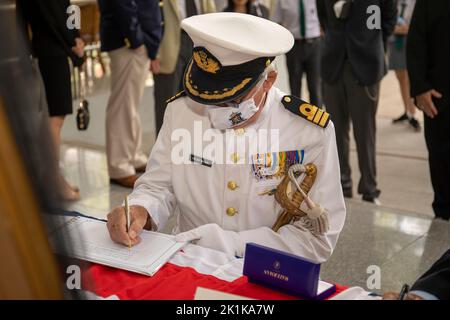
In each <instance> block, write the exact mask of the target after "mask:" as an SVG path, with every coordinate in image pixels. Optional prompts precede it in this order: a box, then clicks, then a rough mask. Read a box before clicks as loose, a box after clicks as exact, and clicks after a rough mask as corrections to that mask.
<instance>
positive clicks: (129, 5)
mask: <svg viewBox="0 0 450 320" xmlns="http://www.w3.org/2000/svg"><path fill="white" fill-rule="evenodd" d="M143 2H144V1H142V0H141V1H137V0H112V1H111V4H112V6H113V10H114V13H115V16H116V17H117V18H118V19H117V23H118V25H119V29H120V31H121V33H122V36H123V37H124V39H127V40H126V41H127V42H129V46H130V48H132V49H135V48H138V47H140V46H141V45H143V44H144V45H145V46H146V48H147V51H148V55H149V57H150V59H154V58H155V57H156V54H157V52H158V47H159V42H160V40H161V32H162V26H161V10H160V8H159V6H158V1H155V0H146V1H145V2H146V4H147V6H145V7H144V8H141V7H140V6H139V3H143Z"/></svg>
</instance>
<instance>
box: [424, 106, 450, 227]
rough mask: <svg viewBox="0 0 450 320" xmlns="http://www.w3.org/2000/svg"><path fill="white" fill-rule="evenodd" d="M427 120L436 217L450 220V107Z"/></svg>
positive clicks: (426, 136)
mask: <svg viewBox="0 0 450 320" xmlns="http://www.w3.org/2000/svg"><path fill="white" fill-rule="evenodd" d="M424 119H425V141H426V143H427V149H428V160H429V166H430V175H431V183H432V185H433V190H434V200H433V210H434V214H435V215H436V217H440V218H443V219H447V220H448V219H450V105H447V106H445V107H443V108H439V114H438V115H437V116H436V117H435V118H433V119H431V118H429V117H427V116H426V115H425V116H424Z"/></svg>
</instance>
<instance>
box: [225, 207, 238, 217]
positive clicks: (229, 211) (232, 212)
mask: <svg viewBox="0 0 450 320" xmlns="http://www.w3.org/2000/svg"><path fill="white" fill-rule="evenodd" d="M236 213H237V211H236V209H235V208H228V209H227V215H229V216H230V217H233V216H234V215H235V214H236Z"/></svg>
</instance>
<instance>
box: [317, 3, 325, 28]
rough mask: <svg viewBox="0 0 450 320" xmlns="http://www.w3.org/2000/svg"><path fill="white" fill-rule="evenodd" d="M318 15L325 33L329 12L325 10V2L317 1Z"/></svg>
mask: <svg viewBox="0 0 450 320" xmlns="http://www.w3.org/2000/svg"><path fill="white" fill-rule="evenodd" d="M316 7H317V15H318V17H319V21H320V26H321V27H322V30H323V31H324V32H325V30H326V29H327V12H326V9H325V0H316Z"/></svg>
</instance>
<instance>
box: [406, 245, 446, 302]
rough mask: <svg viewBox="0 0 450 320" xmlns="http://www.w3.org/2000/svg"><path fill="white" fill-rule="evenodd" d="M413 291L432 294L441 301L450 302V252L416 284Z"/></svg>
mask: <svg viewBox="0 0 450 320" xmlns="http://www.w3.org/2000/svg"><path fill="white" fill-rule="evenodd" d="M413 290H420V291H425V292H428V293H431V294H432V295H434V296H436V297H438V298H439V299H440V300H450V250H448V251H447V252H446V253H445V254H444V255H443V256H442V257H441V258H440V259H439V260H438V261H436V263H435V264H433V266H432V267H431V268H430V269H429V270H428V271H427V272H425V273H424V274H423V275H422V276H421V277H420V278H419V279H418V280H417V281H416V282H415V283H414V285H413V286H412V288H411V291H413Z"/></svg>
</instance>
